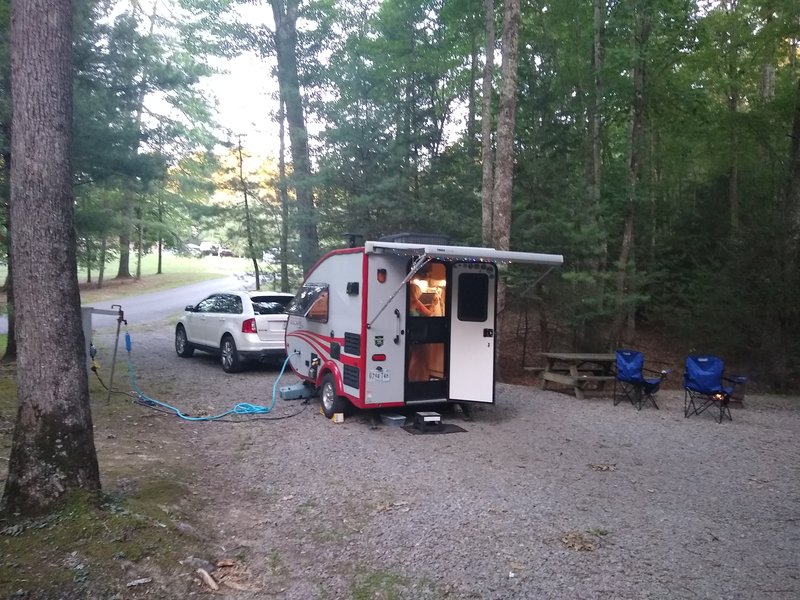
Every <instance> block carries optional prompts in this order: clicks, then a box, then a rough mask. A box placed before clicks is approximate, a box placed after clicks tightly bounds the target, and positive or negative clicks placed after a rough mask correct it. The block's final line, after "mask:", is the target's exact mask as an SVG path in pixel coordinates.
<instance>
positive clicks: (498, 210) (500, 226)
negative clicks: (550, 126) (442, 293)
mask: <svg viewBox="0 0 800 600" xmlns="http://www.w3.org/2000/svg"><path fill="white" fill-rule="evenodd" d="M519 22H520V0H505V3H504V9H503V52H502V54H503V65H502V70H501V73H502V84H501V87H500V110H499V115H498V120H497V152H496V154H495V168H494V189H493V190H492V242H493V244H492V245H493V247H494V248H497V249H498V250H508V249H509V245H510V241H511V193H512V191H513V188H514V163H515V160H514V125H515V121H516V110H517V57H518V51H517V44H518V37H519ZM505 297H506V285H505V278H504V277H501V278H500V279H499V281H498V283H497V312H498V313H502V312H503V309H504V308H505Z"/></svg>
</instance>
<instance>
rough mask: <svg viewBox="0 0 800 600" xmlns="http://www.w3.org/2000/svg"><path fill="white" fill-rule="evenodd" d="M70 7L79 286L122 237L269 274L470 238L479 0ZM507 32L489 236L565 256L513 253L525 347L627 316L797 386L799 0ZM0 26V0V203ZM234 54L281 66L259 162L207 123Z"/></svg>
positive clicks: (550, 15)
mask: <svg viewBox="0 0 800 600" xmlns="http://www.w3.org/2000/svg"><path fill="white" fill-rule="evenodd" d="M73 5H74V11H75V15H74V94H75V101H74V107H75V109H74V143H73V157H72V163H73V171H74V192H75V198H76V221H77V230H78V239H79V247H78V256H79V263H80V265H81V268H82V270H83V271H84V272H85V273H86V279H87V280H88V282H90V283H93V284H94V285H103V281H104V279H105V278H106V274H105V269H106V267H107V265H113V266H115V267H116V272H115V277H116V278H121V279H126V278H131V277H134V278H135V277H138V276H140V275H141V271H140V269H141V267H140V265H141V262H140V261H139V260H138V258H139V257H141V255H142V254H144V253H148V252H154V253H157V254H159V256H160V253H161V252H163V251H164V250H166V249H169V250H173V251H177V252H184V251H187V244H199V243H200V242H201V241H204V240H208V239H213V240H215V241H217V242H219V243H220V245H222V246H226V247H229V248H231V250H232V251H233V252H234V253H236V254H239V255H242V256H247V257H249V258H250V259H251V260H252V262H253V267H254V269H255V270H256V271H259V270H264V269H266V270H274V272H273V278H274V281H275V286H276V287H277V288H280V289H285V290H293V289H295V287H296V286H297V284H298V283H299V279H300V277H301V273H302V272H303V270H304V269H307V268H308V266H309V265H310V264H313V261H314V260H315V259H316V258H317V257H318V256H319V254H320V253H321V252H323V251H325V250H327V249H330V248H334V247H340V246H341V245H342V243H343V234H345V233H347V232H356V233H358V234H360V235H362V236H363V239H371V238H372V239H374V238H376V237H380V236H382V235H386V234H392V233H398V232H402V231H417V232H430V233H439V234H445V235H447V236H449V237H450V238H451V239H452V240H453V241H454V242H455V243H463V244H467V245H481V244H483V243H486V242H487V234H486V233H485V231H484V229H483V227H484V225H485V222H482V203H484V204H485V201H486V199H485V197H484V198H482V191H483V190H484V189H485V187H486V183H485V174H484V172H483V167H484V166H485V165H486V164H487V160H486V152H487V151H486V147H487V146H486V144H483V142H485V141H487V140H488V141H489V142H491V141H492V139H493V138H488V137H487V134H488V136H492V135H493V134H492V132H493V128H492V126H493V124H494V123H495V122H496V121H497V118H498V112H499V110H498V102H497V97H496V94H491V93H489V92H490V91H491V90H492V89H493V88H495V89H499V87H500V83H501V82H500V74H499V72H497V71H494V72H491V71H489V72H488V79H486V75H487V69H486V67H487V64H490V63H494V62H495V61H494V60H493V61H489V63H487V61H486V60H485V56H486V45H487V43H488V44H489V47H490V48H491V51H490V52H489V55H490V56H491V55H494V54H496V56H497V60H498V61H499V57H500V51H501V48H502V46H503V43H504V40H503V39H502V34H501V35H499V36H497V39H496V41H495V40H493V37H494V29H495V28H496V29H498V30H500V29H501V28H500V24H501V23H502V22H503V16H504V15H503V14H502V10H501V7H499V6H498V7H497V8H495V6H494V3H493V2H491V1H486V2H482V1H481V0H447V1H444V0H432V1H425V0H383V1H382V2H380V3H374V2H368V1H350V2H342V1H336V0H321V1H317V0H309V1H303V2H298V0H287V1H286V2H283V1H280V0H273V1H271V2H266V1H265V2H246V1H244V0H242V1H240V2H237V1H235V0H155V1H150V2H145V1H137V0H119V1H108V2H106V1H94V0H76V1H75V2H74V3H73ZM242 8H244V9H246V14H250V15H252V14H253V13H254V11H258V10H261V11H263V13H264V16H265V19H264V20H263V21H262V22H254V21H252V20H251V19H245V18H243V15H244V14H245V12H242V10H241V9H242ZM487 11H488V12H487ZM486 14H489V15H491V18H489V19H486V18H485V15H486ZM519 24H520V27H519V37H518V63H517V69H516V73H517V77H518V85H517V90H516V102H517V105H516V126H515V130H514V147H513V150H514V161H513V167H514V168H513V184H514V185H513V193H512V214H511V221H510V226H511V241H510V246H511V248H512V249H516V250H530V251H540V252H554V253H559V254H563V255H564V256H565V264H564V267H563V268H562V269H561V270H560V271H558V272H554V273H552V274H550V275H549V276H548V277H547V278H546V279H544V280H542V281H541V282H538V283H536V284H535V285H534V283H535V281H536V278H537V277H538V274H536V273H530V272H526V271H522V270H520V271H519V272H518V271H516V270H514V269H513V268H512V269H511V270H510V271H509V272H508V283H509V288H508V297H507V305H508V307H509V308H510V310H512V311H517V312H519V311H530V314H531V318H533V319H535V320H536V322H537V330H538V333H539V335H540V336H541V341H540V343H541V344H542V346H543V347H548V348H556V347H558V348H568V349H574V350H592V351H597V350H601V349H611V348H614V347H616V346H618V345H621V344H626V343H631V342H634V341H635V340H636V336H637V330H641V329H642V328H644V329H646V330H649V331H655V332H659V335H661V336H665V337H666V338H669V339H670V340H673V341H675V343H676V345H677V346H679V347H680V348H682V349H684V350H685V351H686V352H687V353H688V352H690V351H704V352H714V353H718V354H720V355H722V356H725V357H726V359H727V360H729V361H731V362H733V363H735V364H737V365H740V366H742V367H744V368H745V369H746V370H747V372H748V374H750V375H751V376H753V377H755V378H756V379H757V380H758V381H760V382H761V383H763V384H764V385H767V386H770V387H772V388H774V389H778V390H786V389H789V388H794V389H797V387H798V386H800V301H798V297H800V264H799V263H798V258H799V256H798V255H799V253H800V251H799V249H800V150H798V146H800V63H799V62H798V61H799V59H800V49H799V47H798V45H799V44H800V5H798V4H797V2H795V1H794V0H774V1H770V0H762V1H754V0H725V1H721V2H717V1H713V2H710V1H699V0H698V1H693V0H636V1H631V2H616V1H613V0H584V1H575V2H563V1H549V2H548V1H523V2H521V3H520V21H519ZM9 31H10V22H9V2H8V0H0V87H1V88H2V93H0V149H1V150H2V163H1V166H2V169H1V170H0V173H1V174H0V177H1V178H2V179H1V180H0V194H1V199H2V203H3V206H5V207H7V205H8V196H9V191H8V190H9V167H10V164H11V160H13V157H12V156H11V154H10V142H9V132H10V123H11V114H10V100H9V99H10V93H9V81H10V72H9ZM487 40H489V41H488V42H487ZM243 52H250V53H254V54H255V55H257V56H259V57H260V58H261V59H262V65H261V68H260V69H258V70H255V71H254V72H253V73H252V77H253V79H254V81H255V80H266V79H270V78H277V79H278V81H279V82H280V83H281V85H280V90H281V94H280V95H279V97H276V98H274V101H268V102H265V104H264V106H263V111H262V112H261V114H257V115H252V118H253V120H254V121H258V120H263V121H269V120H274V121H277V122H278V123H280V125H281V134H280V135H279V140H277V142H278V144H277V145H278V151H277V153H276V155H275V156H271V157H262V156H257V155H255V154H254V153H251V152H248V144H250V145H253V144H254V140H252V139H251V138H252V136H248V135H244V134H247V133H248V132H242V131H223V130H221V128H220V127H219V125H218V124H217V122H216V117H215V110H214V102H213V98H211V97H210V96H208V94H207V93H205V92H204V89H205V88H204V87H203V82H204V81H205V80H206V78H208V77H209V76H210V75H212V73H213V71H214V68H213V67H212V65H214V64H219V61H220V60H221V59H226V58H231V57H234V56H237V55H239V54H241V53H243ZM292 57H293V58H294V59H295V60H294V64H291V63H292V60H291V58H292ZM287 65H288V66H287ZM486 81H488V83H489V86H488V87H487V85H486ZM484 99H488V100H490V101H491V103H490V104H488V109H489V110H488V111H484V110H482V103H483V101H484ZM284 122H286V123H287V125H288V127H286V128H284V127H283V124H284ZM309 123H311V124H313V127H310V128H309V127H308V124H309ZM484 125H489V127H483V126H484ZM309 130H311V131H313V132H315V133H313V134H309ZM284 138H286V140H285V139H284ZM304 139H305V143H306V150H305V153H304V152H303V151H302V146H303V143H304ZM488 147H489V148H491V147H492V144H491V143H490V144H488ZM285 155H287V156H288V161H286V160H284V156H285ZM287 163H288V164H287ZM11 235H13V224H7V227H6V229H5V231H4V232H3V241H4V242H6V244H7V242H8V239H9V237H10V236H11ZM488 241H492V238H491V236H490V237H489V239H488ZM131 252H133V255H131ZM5 257H7V250H6V252H5V253H4V257H3V260H5V261H6V262H7V259H6V258H5ZM11 267H12V269H9V271H10V272H12V274H13V265H11ZM158 270H159V271H160V262H159V268H158ZM6 286H7V287H8V288H11V289H9V290H8V292H9V297H10V299H13V287H12V286H13V278H12V277H9V278H8V280H7V281H6Z"/></svg>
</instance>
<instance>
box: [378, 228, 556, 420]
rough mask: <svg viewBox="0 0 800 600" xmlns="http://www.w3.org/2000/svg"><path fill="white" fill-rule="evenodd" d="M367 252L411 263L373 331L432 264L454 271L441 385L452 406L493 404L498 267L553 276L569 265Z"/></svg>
mask: <svg viewBox="0 0 800 600" xmlns="http://www.w3.org/2000/svg"><path fill="white" fill-rule="evenodd" d="M364 251H365V252H366V253H367V254H387V255H400V256H406V257H409V258H411V259H412V264H411V267H410V269H409V272H408V274H407V275H406V277H405V278H404V279H403V281H402V282H401V283H400V285H399V286H398V287H397V289H396V290H395V291H394V292H393V293H392V295H391V296H390V298H389V300H387V301H386V302H384V303H383V304H382V305H381V307H380V308H379V309H378V310H377V311H376V312H375V314H371V315H370V316H369V318H368V320H367V328H368V329H369V328H370V327H372V325H373V323H375V322H376V321H377V319H378V318H379V317H380V315H381V314H382V313H383V311H384V310H385V309H386V308H387V307H388V306H389V303H390V301H391V299H392V298H394V297H395V295H396V294H398V293H399V292H400V290H401V289H403V287H404V286H405V285H406V284H407V283H408V282H409V281H411V279H412V278H413V277H414V276H415V275H416V274H417V273H418V272H420V270H422V269H424V268H425V267H426V266H427V265H429V264H430V263H432V262H441V263H443V264H448V263H449V264H451V265H452V268H451V269H450V275H449V277H448V280H447V288H448V289H447V296H448V297H449V298H451V300H450V302H451V306H450V311H449V314H448V316H447V317H446V319H447V320H448V326H449V328H450V332H449V339H447V344H448V349H447V355H448V360H447V361H446V373H445V374H444V377H443V378H442V382H446V383H447V386H448V387H447V391H448V394H447V395H448V399H449V400H450V401H452V402H484V403H490V404H491V403H493V402H494V375H495V373H494V364H495V356H494V354H495V298H496V292H497V263H521V264H531V265H542V266H545V267H548V269H547V272H549V271H550V270H551V269H553V268H555V267H557V266H559V265H561V264H562V263H563V262H564V257H563V256H561V255H560V254H539V253H534V252H513V251H509V250H495V249H493V248H480V247H470V246H448V245H438V244H406V243H400V242H383V241H368V242H365V243H364ZM545 274H546V273H545ZM542 277H544V275H542ZM540 279H541V277H540ZM537 281H538V280H537ZM445 339H446V338H445ZM426 341H430V340H426ZM428 397H432V396H428ZM419 398H420V399H421V396H419ZM414 399H417V396H415V397H414Z"/></svg>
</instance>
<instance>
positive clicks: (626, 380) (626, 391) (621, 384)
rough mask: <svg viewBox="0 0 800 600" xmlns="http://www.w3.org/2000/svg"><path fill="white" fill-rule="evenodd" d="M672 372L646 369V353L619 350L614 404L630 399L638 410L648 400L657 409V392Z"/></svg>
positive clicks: (616, 364)
mask: <svg viewBox="0 0 800 600" xmlns="http://www.w3.org/2000/svg"><path fill="white" fill-rule="evenodd" d="M670 372H671V371H670V370H669V369H663V370H661V371H655V370H653V369H646V368H645V367H644V355H643V354H642V353H641V352H639V351H637V350H626V349H623V350H617V352H616V357H615V361H614V375H615V378H614V406H617V405H618V404H619V403H620V402H623V401H625V400H628V401H629V402H630V403H631V404H632V405H633V406H635V407H636V408H637V409H638V410H641V409H642V407H643V406H644V405H645V404H647V403H648V402H649V403H650V404H652V405H653V406H654V407H655V408H656V409H657V408H658V404H657V403H656V398H655V395H656V392H658V390H659V389H660V388H661V382H662V381H664V380H665V379H666V378H667V375H669V373H670ZM645 374H651V375H655V377H647V376H645Z"/></svg>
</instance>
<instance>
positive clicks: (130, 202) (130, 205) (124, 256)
mask: <svg viewBox="0 0 800 600" xmlns="http://www.w3.org/2000/svg"><path fill="white" fill-rule="evenodd" d="M137 10H140V7H139V5H138V3H137V4H134V12H136V11H137ZM157 17H158V2H153V12H152V14H151V15H150V32H149V34H148V35H149V37H151V38H152V37H153V34H154V32H155V27H156V20H157ZM149 79H150V73H149V72H148V71H147V69H146V68H143V69H142V84H143V85H142V86H141V88H142V91H141V92H140V93H139V97H138V98H137V100H136V102H137V104H136V121H135V122H136V130H137V131H138V132H140V133H141V130H142V115H143V114H144V99H145V89H146V87H147V86H146V85H144V84H145V83H146V82H147V81H148V80H149ZM139 137H140V138H141V135H140V136H139ZM139 144H140V143H139V142H137V144H136V148H134V153H135V152H136V151H137V150H138V149H139ZM124 199H125V207H124V211H125V216H126V217H127V219H126V220H124V221H123V223H122V227H123V231H122V233H121V234H120V236H119V270H118V271H117V277H116V278H117V279H131V267H130V260H131V228H132V227H133V223H134V216H135V212H136V193H135V191H134V190H133V189H130V188H126V189H125V191H124ZM139 251H140V252H141V248H140V249H139ZM140 276H141V273H139V272H138V267H137V275H136V279H139V278H140Z"/></svg>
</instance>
